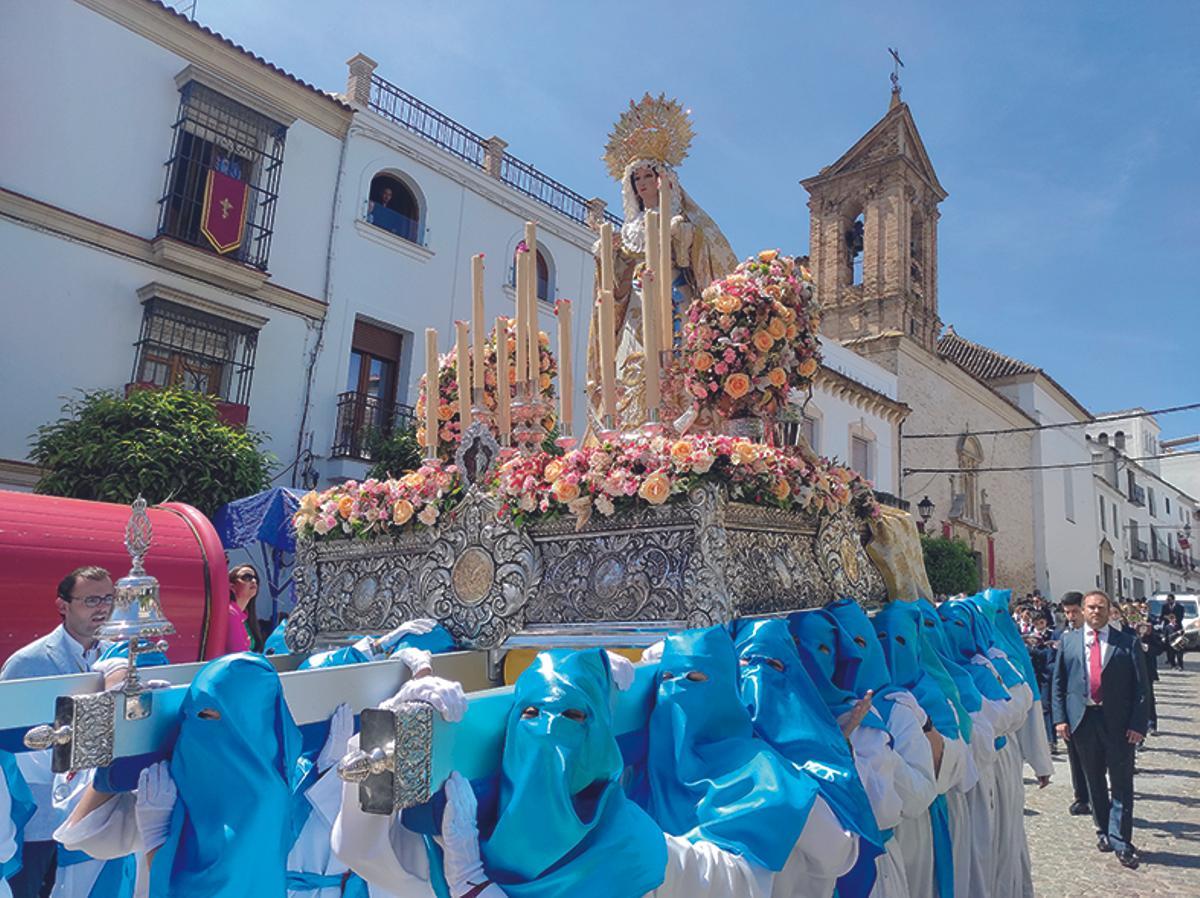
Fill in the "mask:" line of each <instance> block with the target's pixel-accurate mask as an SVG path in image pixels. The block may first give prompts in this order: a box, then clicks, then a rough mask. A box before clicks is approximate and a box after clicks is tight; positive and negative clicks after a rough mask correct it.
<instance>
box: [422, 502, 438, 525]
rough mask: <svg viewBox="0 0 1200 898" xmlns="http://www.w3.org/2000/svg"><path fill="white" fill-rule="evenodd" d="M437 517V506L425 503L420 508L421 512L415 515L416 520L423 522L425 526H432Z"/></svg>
mask: <svg viewBox="0 0 1200 898" xmlns="http://www.w3.org/2000/svg"><path fill="white" fill-rule="evenodd" d="M437 519H438V510H437V506H436V505H433V504H429V505H426V506H425V507H424V508H422V509H421V513H420V514H418V515H417V520H418V521H420V522H421V523H422V524H424V525H425V526H426V527H432V526H433V525H434V524H435V523H437Z"/></svg>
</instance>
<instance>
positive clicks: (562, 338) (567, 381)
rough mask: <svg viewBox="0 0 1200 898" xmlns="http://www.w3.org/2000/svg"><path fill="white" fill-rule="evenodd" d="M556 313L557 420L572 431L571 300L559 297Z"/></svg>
mask: <svg viewBox="0 0 1200 898" xmlns="http://www.w3.org/2000/svg"><path fill="white" fill-rule="evenodd" d="M555 313H556V314H557V315H558V389H559V396H558V422H559V425H558V426H559V430H561V431H562V432H563V433H564V434H567V435H568V436H569V435H570V434H571V433H572V431H573V427H572V422H573V420H574V415H575V396H574V390H575V374H574V371H573V369H572V366H571V301H570V300H569V299H560V300H559V301H558V302H557V303H556V304H555Z"/></svg>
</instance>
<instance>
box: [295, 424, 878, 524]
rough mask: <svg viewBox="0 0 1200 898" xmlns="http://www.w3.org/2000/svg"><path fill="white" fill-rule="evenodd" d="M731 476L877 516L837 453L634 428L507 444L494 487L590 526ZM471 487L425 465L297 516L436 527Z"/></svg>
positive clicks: (786, 500)
mask: <svg viewBox="0 0 1200 898" xmlns="http://www.w3.org/2000/svg"><path fill="white" fill-rule="evenodd" d="M703 482H712V483H720V484H723V485H724V487H725V488H726V490H727V491H728V494H729V497H730V498H731V499H733V500H735V501H741V502H750V503H754V504H758V505H770V506H773V507H776V508H782V509H787V510H792V511H803V512H807V513H810V514H817V515H832V514H840V513H843V512H845V511H847V510H848V511H849V512H850V513H853V514H854V515H856V516H858V517H878V516H879V514H880V511H879V506H878V503H877V502H876V500H875V496H874V493H873V492H872V491H871V485H870V484H869V483H868V482H867V481H865V480H863V479H862V478H861V477H860V476H859V475H858V474H856V473H855V472H854V471H852V470H851V469H850V468H847V467H844V466H842V465H838V464H835V463H833V462H831V461H829V460H828V459H824V458H815V457H812V456H810V457H809V458H807V459H806V458H804V457H803V456H801V455H800V454H799V453H798V452H796V451H794V450H790V449H777V448H773V447H770V446H765V445H762V444H760V443H752V442H750V441H748V440H745V439H741V438H738V437H732V436H725V435H712V434H694V435H687V436H682V437H678V438H671V437H661V436H659V437H645V436H640V435H625V436H622V437H620V438H618V439H616V440H612V441H609V442H604V443H601V444H598V445H593V446H587V447H585V448H583V449H577V450H574V451H572V452H568V453H566V454H565V455H552V454H550V453H547V452H537V453H534V454H532V455H522V454H520V453H518V452H516V451H515V450H506V452H505V454H504V455H503V456H502V457H501V459H500V462H499V464H498V466H497V468H496V471H495V474H494V475H493V479H492V481H491V482H490V483H488V484H486V485H485V489H487V490H488V491H489V492H493V493H495V494H497V495H498V496H499V498H500V499H501V501H502V505H501V509H500V511H501V514H509V515H511V516H512V517H513V519H514V520H516V521H517V522H518V523H528V522H532V521H535V520H537V519H538V518H542V517H549V516H557V515H561V514H570V515H573V516H574V517H575V520H576V523H577V526H579V527H582V526H583V525H584V524H586V523H587V522H588V521H589V520H590V519H591V517H592V515H593V514H595V513H599V514H600V515H602V516H605V517H607V516H609V515H612V514H613V513H615V512H616V511H617V509H620V508H634V507H638V506H642V505H651V506H656V505H662V504H664V503H666V502H669V501H671V500H672V499H674V498H677V497H681V496H683V495H685V494H686V493H687V492H688V490H690V489H691V488H692V487H693V486H695V485H697V484H700V483H703ZM461 493H462V482H461V478H460V477H459V474H458V470H457V469H456V468H455V467H454V466H453V465H448V466H442V465H440V464H437V465H425V466H423V467H422V468H420V469H419V470H417V471H413V472H411V473H409V474H405V475H404V476H403V477H401V478H400V479H399V480H387V481H378V480H367V481H364V482H362V483H357V482H355V481H349V482H348V483H345V484H342V485H341V486H337V487H332V488H330V489H327V490H325V491H324V492H321V493H316V492H312V493H308V494H307V495H306V496H305V497H304V498H303V500H302V501H301V503H300V510H299V511H297V512H296V514H295V516H294V517H293V523H294V525H295V527H296V532H297V533H298V534H299V535H300V536H307V537H321V538H328V537H338V536H358V537H368V536H372V535H376V534H384V533H388V532H395V531H399V530H401V529H402V528H405V527H410V526H416V525H417V524H422V525H425V526H432V525H433V524H435V523H436V522H437V520H438V519H439V517H440V515H441V513H442V512H443V511H445V510H446V509H448V508H449V507H450V506H452V505H453V504H454V503H455V502H456V501H457V500H458V498H459V496H460V495H461Z"/></svg>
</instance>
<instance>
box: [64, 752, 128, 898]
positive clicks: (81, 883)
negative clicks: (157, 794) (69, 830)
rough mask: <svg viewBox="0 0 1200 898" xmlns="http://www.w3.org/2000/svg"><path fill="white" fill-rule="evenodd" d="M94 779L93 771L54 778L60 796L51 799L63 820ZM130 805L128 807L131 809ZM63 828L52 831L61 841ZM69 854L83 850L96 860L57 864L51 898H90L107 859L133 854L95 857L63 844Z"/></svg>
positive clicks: (105, 897) (102, 897) (90, 852)
mask: <svg viewBox="0 0 1200 898" xmlns="http://www.w3.org/2000/svg"><path fill="white" fill-rule="evenodd" d="M94 776H95V771H94V770H88V771H86V772H83V773H80V774H79V775H77V776H74V777H72V778H70V779H68V778H67V776H66V775H64V774H61V773H60V774H56V775H55V777H54V787H53V789H54V792H55V793H56V794H57V795H58V796H59V797H58V798H55V799H54V806H55V808H56V809H57V810H58V811H59V813H60V814H61V815H62V816H63V819H64V820H65V819H66V817H67V816H68V815H70V813H71V811H72V810H73V809H74V808H75V805H77V804H78V803H79V800H80V799H81V798H82V797H83V793H84V792H85V791H86V790H87V787H88V786H90V785H91V784H92V779H93V778H94ZM132 807H133V805H132V804H131V805H130V809H132ZM65 827H66V823H63V824H62V825H61V826H60V827H59V830H57V831H55V833H54V838H55V839H58V841H60V842H61V841H62V840H61V839H59V837H58V833H59V831H61V830H62V829H63V828H65ZM65 847H66V848H67V849H68V850H71V851H85V853H87V854H90V855H91V856H92V857H93V858H99V859H97V860H89V861H81V862H79V863H76V864H69V865H66V866H63V865H62V864H60V865H59V866H58V869H57V870H56V871H55V874H54V889H53V890H52V891H51V892H50V898H93V896H92V890H93V888H94V887H95V885H96V880H97V879H99V878H100V874H101V873H102V872H103V871H104V865H105V863H107V861H108V860H112V859H116V858H123V857H125V856H126V855H127V854H131V853H132V851H121V852H119V853H117V854H106V855H103V856H101V855H97V854H96V853H95V852H92V851H86V849H82V848H79V849H77V848H75V847H74V846H73V845H65ZM94 898H109V896H101V895H96V896H94Z"/></svg>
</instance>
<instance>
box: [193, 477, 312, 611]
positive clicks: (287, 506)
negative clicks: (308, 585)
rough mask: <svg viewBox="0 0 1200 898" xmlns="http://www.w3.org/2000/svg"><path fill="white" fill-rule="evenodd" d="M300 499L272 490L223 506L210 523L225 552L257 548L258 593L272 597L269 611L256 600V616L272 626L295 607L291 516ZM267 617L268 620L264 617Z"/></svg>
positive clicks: (285, 489)
mask: <svg viewBox="0 0 1200 898" xmlns="http://www.w3.org/2000/svg"><path fill="white" fill-rule="evenodd" d="M303 495H304V493H303V492H301V491H300V490H294V489H289V488H288V487H285V486H277V487H273V488H272V489H269V490H264V491H263V492H261V493H255V494H254V495H253V496H247V497H246V498H244V499H235V500H234V501H232V502H230V503H229V504H227V505H222V506H221V507H220V508H219V509H217V513H216V514H215V515H214V516H213V519H212V523H213V527H214V528H215V529H216V531H217V536H219V537H220V538H221V545H223V546H224V547H225V549H226V551H228V550H229V549H250V548H251V547H253V546H254V545H255V544H256V543H257V544H258V548H259V550H260V552H261V555H262V566H261V567H260V568H259V574H260V576H263V577H264V579H265V581H266V582H265V584H264V585H265V586H266V590H260V592H263V593H267V594H269V595H270V597H271V607H270V608H267V607H264V605H263V602H262V600H261V599H260V600H259V603H258V614H259V616H260V617H262V618H263V619H264V620H269V621H270V622H271V625H272V626H273V625H274V622H275V620H276V619H277V618H278V616H279V614H280V613H287V612H290V611H291V610H292V607H293V606H294V605H295V603H296V597H295V594H294V593H293V591H292V560H293V558H292V556H293V554H294V553H295V551H296V533H295V531H294V530H293V529H292V515H293V514H295V513H296V509H297V508H299V507H300V498H301V496H303ZM268 547H270V548H268ZM264 597H265V595H264ZM268 613H269V614H270V618H266V617H264V615H266V614H268Z"/></svg>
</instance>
